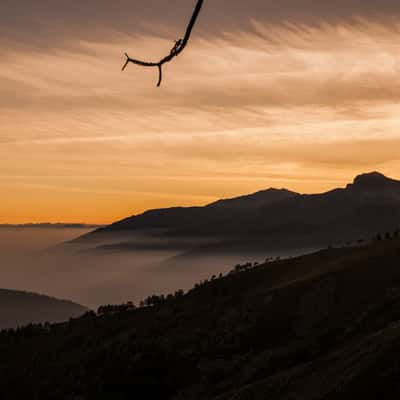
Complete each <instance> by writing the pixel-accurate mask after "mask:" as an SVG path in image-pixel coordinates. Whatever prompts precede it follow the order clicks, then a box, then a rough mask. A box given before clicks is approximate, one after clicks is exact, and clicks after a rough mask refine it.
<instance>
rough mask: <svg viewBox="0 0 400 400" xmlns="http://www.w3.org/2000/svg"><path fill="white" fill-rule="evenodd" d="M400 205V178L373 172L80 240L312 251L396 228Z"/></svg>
mask: <svg viewBox="0 0 400 400" xmlns="http://www.w3.org/2000/svg"><path fill="white" fill-rule="evenodd" d="M399 204H400V181H396V180H393V179H389V178H386V177H385V176H384V175H382V174H379V173H377V172H373V173H370V174H364V175H360V176H357V177H356V178H355V179H354V182H353V183H352V184H349V185H347V186H346V187H345V188H343V189H335V190H332V191H329V192H327V193H322V194H313V195H300V194H297V193H294V192H290V191H287V190H284V189H282V190H275V189H269V190H266V191H261V192H258V193H255V194H253V195H249V196H242V197H238V198H234V199H229V200H220V201H218V202H215V203H212V204H210V205H208V206H205V207H190V208H169V209H159V210H150V211H147V212H145V213H143V214H141V215H137V216H133V217H129V218H127V219H124V220H122V221H119V222H116V223H114V224H112V225H109V226H107V227H105V228H102V229H99V230H97V231H95V232H94V233H90V234H88V235H86V236H84V237H82V238H80V239H79V240H78V241H77V242H76V243H80V244H85V243H86V244H90V243H92V244H93V243H95V242H96V240H97V241H98V243H99V245H100V246H105V247H103V248H105V249H108V250H112V249H121V250H129V249H131V250H136V249H139V248H146V249H149V248H151V247H152V246H154V249H156V248H159V247H161V248H163V249H164V248H167V247H173V248H177V249H180V250H181V251H182V252H183V253H185V254H191V255H196V254H197V255H204V254H205V253H210V252H216V253H218V252H220V253H224V252H237V253H241V254H243V253H245V252H252V251H263V252H265V253H266V254H267V253H268V251H276V250H279V251H285V250H293V249H296V248H300V249H306V248H310V249H313V248H314V249H315V248H321V247H324V246H328V245H334V244H342V243H346V242H347V241H354V240H358V239H360V238H369V237H371V236H372V235H374V234H375V233H376V232H378V231H387V230H393V229H395V228H396V227H397V226H399V224H400V207H399ZM140 235H141V236H140ZM138 236H140V239H141V240H137V238H138ZM116 238H118V239H116ZM118 241H119V243H118Z"/></svg>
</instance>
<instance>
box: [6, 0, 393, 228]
mask: <svg viewBox="0 0 400 400" xmlns="http://www.w3.org/2000/svg"><path fill="white" fill-rule="evenodd" d="M25 3H26V6H27V7H28V6H29V5H30V3H32V4H33V3H34V2H29V1H28V0H25ZM56 3H57V2H50V3H49V5H48V6H47V8H46V12H45V13H43V14H42V15H41V18H43V20H40V21H39V20H37V19H35V18H33V21H34V22H32V26H30V27H29V26H28V27H25V26H23V25H24V24H23V22H22V21H21V22H20V23H21V26H20V29H21V30H20V31H19V32H17V33H16V32H14V31H13V33H11V32H12V31H11V28H10V30H8V31H7V26H8V25H7V23H9V26H11V22H12V21H13V16H12V13H11V10H12V8H11V6H9V7H8V8H7V4H8V2H7V1H6V6H5V9H6V13H5V14H3V13H1V16H0V22H1V21H2V19H4V21H6V22H7V23H6V24H5V27H4V24H3V28H1V29H3V30H4V29H5V30H6V31H5V32H4V33H3V31H1V32H2V35H1V37H2V39H1V40H0V84H1V92H0V196H1V199H2V200H1V206H2V207H1V212H0V223H6V222H7V223H22V222H38V221H53V222H55V221H68V222H86V223H108V222H111V221H114V220H116V219H119V218H122V217H125V216H127V215H131V214H135V213H138V212H141V211H143V210H145V209H149V208H155V207H168V206H173V205H200V204H206V203H208V202H211V201H213V200H215V199H217V198H221V197H231V196H235V195H239V194H242V193H249V192H255V191H257V190H260V189H265V188H268V187H271V186H273V187H282V186H285V187H286V188H289V189H291V190H295V191H299V192H317V191H324V190H328V189H330V188H333V187H337V186H343V185H345V184H346V183H348V182H349V181H350V180H351V179H352V178H353V177H354V176H355V175H356V174H358V173H360V172H365V171H371V170H379V171H380V172H382V173H385V174H387V175H389V176H392V177H394V178H398V177H400V151H399V149H400V133H399V132H400V104H399V100H400V83H399V82H400V80H399V76H400V23H399V22H398V18H396V17H395V16H394V14H393V10H391V9H390V8H388V7H389V5H391V4H392V2H390V1H386V3H388V7H386V8H385V4H383V5H382V10H376V12H375V11H374V10H372V12H370V11H371V10H369V9H368V10H367V8H366V10H356V9H351V8H350V5H349V6H348V7H349V9H348V15H333V14H331V12H330V10H329V9H327V10H325V11H324V10H322V11H321V10H318V13H316V15H313V16H310V15H311V14H312V13H311V12H310V15H306V16H304V15H301V14H300V13H298V14H297V15H296V14H291V15H288V17H287V18H284V17H282V14H284V8H285V4H286V3H290V2H288V1H286V2H283V5H282V7H283V8H282V10H278V11H279V12H278V11H276V10H275V9H274V10H275V11H276V12H275V14H273V15H275V17H274V18H272V17H271V18H269V19H268V18H267V17H265V18H264V17H263V14H262V13H261V14H260V13H259V12H258V15H257V14H256V13H255V12H252V11H249V15H248V16H246V18H244V17H243V15H242V14H243V10H236V9H235V8H234V7H233V9H232V13H233V15H232V20H230V19H229V18H228V19H227V21H226V22H224V21H222V20H221V21H218V23H217V22H216V17H215V15H214V14H213V13H215V12H216V10H217V9H218V7H219V5H220V3H221V1H216V2H215V4H214V5H211V3H212V2H211V1H210V2H209V3H210V7H209V5H208V4H207V3H208V2H206V5H205V8H206V11H205V12H204V15H202V16H201V18H200V21H199V25H198V27H197V28H196V30H195V32H194V35H193V38H192V41H191V42H190V45H189V46H188V48H187V50H185V52H184V53H183V54H182V55H181V56H179V57H178V58H177V59H176V60H174V61H173V62H172V63H170V64H168V65H167V66H166V67H165V70H164V74H165V75H164V81H163V85H162V87H161V88H156V87H155V84H156V82H157V77H156V71H155V70H153V69H149V70H146V69H143V68H140V67H135V66H133V65H130V66H129V68H128V69H127V70H126V71H125V72H124V73H121V71H120V68H121V65H122V63H123V61H124V60H123V53H124V51H128V52H129V53H130V54H132V55H136V56H140V57H142V58H144V59H158V58H159V57H160V56H161V55H163V54H165V52H166V51H167V52H168V51H169V49H170V48H171V43H173V40H174V39H176V38H178V37H179V35H180V34H181V33H180V32H181V29H182V26H184V24H185V21H186V17H187V14H189V13H190V10H191V7H192V5H191V4H189V3H191V2H187V1H185V2H184V1H176V2H173V6H172V5H168V6H167V5H166V3H165V2H161V1H159V2H158V4H159V8H158V10H156V9H155V7H154V10H153V11H154V14H155V15H157V18H156V22H154V20H151V18H150V17H149V15H151V13H150V12H149V13H148V15H147V14H146V13H147V11H149V10H146V13H145V12H144V11H143V13H144V14H143V15H136V16H133V17H132V18H133V20H132V23H131V24H130V21H129V20H124V19H121V18H122V17H121V16H120V14H129V13H131V14H134V9H135V8H136V7H137V6H136V5H133V6H130V7H131V9H129V5H127V3H126V2H125V1H122V0H121V1H117V2H115V3H114V2H112V3H111V2H99V3H101V6H99V10H98V11H99V13H98V14H99V15H97V13H95V12H94V13H93V15H92V17H93V19H94V21H91V22H90V23H89V25H88V26H87V29H86V28H85V29H84V27H83V26H82V24H83V22H82V21H80V20H79V19H77V20H74V18H72V17H71V16H70V17H68V15H65V16H64V17H63V18H61V17H60V18H61V19H57V18H58V17H57V16H55V15H53V14H54V13H56V12H57V10H56ZM60 3H62V4H64V2H60ZM87 3H90V2H87ZM103 3H108V6H106V5H103ZM153 3H154V4H156V3H157V2H155V1H152V2H150V3H149V4H150V5H151V4H153ZM247 3H249V4H248V6H247V7H248V8H249V9H250V8H251V4H252V3H254V10H257V11H259V10H260V7H261V8H262V9H264V8H265V10H264V11H265V13H266V14H267V13H268V4H267V3H268V2H264V1H263V2H259V1H256V0H253V1H250V2H247ZM261 3H262V4H264V5H265V6H262V5H261ZM352 3H356V2H355V1H353V2H352V1H349V2H348V4H352ZM366 3H367V2H366ZM383 3H385V1H384V2H383ZM389 3H390V4H389ZM93 4H94V3H93ZM52 7H54V9H55V10H51V8H52ZM74 7H75V5H74ZM82 7H83V6H82ZM93 7H96V5H93ZM107 7H108V8H107ZM113 7H120V8H121V10H120V14H118V13H116V11H115V10H114V11H115V13H114V11H113V12H111V11H110V9H112V8H113ZM149 7H150V8H151V6H149ZM163 7H177V8H179V7H180V8H181V11H180V12H179V13H177V14H176V16H174V17H172V16H171V15H170V14H169V12H170V10H169V11H168V14H167V15H166V16H165V19H163V13H164V11H163V10H162V8H163ZM263 7H264V8H263ZM275 7H277V6H275ZM393 7H396V6H393ZM124 8H125V9H124ZM397 8H398V11H399V14H400V6H397ZM228 9H229V7H228ZM150 11H151V10H150ZM367 11H368V12H367ZM378 11H379V12H378ZM7 12H8V14H7ZM74 12H75V14H79V13H78V12H77V11H76V10H74ZM324 13H325V14H324ZM117 14H118V15H117ZM38 15H39V11H38ZM107 15H108V17H107ZM234 17H235V18H236V19H235V18H234ZM311 17H312V18H311ZM96 18H98V24H96ZM134 18H136V19H138V18H140V24H138V25H136V24H135V23H134ZM235 21H236V22H235ZM35 24H36V25H35ZM120 24H122V25H120ZM224 24H225V25H224ZM39 26H40V30H39ZM149 26H151V29H150V28H149ZM16 29H17V30H18V27H17V28H16ZM33 32H37V33H38V36H35V37H34V38H32V35H33ZM40 35H45V36H46V35H47V36H46V40H45V39H43V40H42V39H41V36H40ZM53 39H54V40H53Z"/></svg>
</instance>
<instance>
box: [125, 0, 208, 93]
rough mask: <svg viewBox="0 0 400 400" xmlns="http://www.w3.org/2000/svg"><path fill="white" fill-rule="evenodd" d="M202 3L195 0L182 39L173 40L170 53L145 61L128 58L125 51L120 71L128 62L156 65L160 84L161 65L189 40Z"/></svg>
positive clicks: (179, 50)
mask: <svg viewBox="0 0 400 400" xmlns="http://www.w3.org/2000/svg"><path fill="white" fill-rule="evenodd" d="M203 3H204V0H197V4H196V7H195V8H194V11H193V15H192V18H191V19H190V21H189V25H188V26H187V28H186V33H185V36H184V37H183V39H179V40H177V41H175V44H174V47H173V48H172V49H171V51H170V53H169V54H168V55H167V56H166V57H164V58H163V59H161V60H160V61H159V62H147V61H140V60H136V59H134V58H130V57H129V55H128V54H127V53H125V56H126V62H125V64H124V66H123V67H122V71H124V70H125V68H126V67H127V66H128V64H129V63H132V64H136V65H140V66H142V67H157V68H158V83H157V87H158V86H160V85H161V81H162V67H163V65H164V64H165V63H167V62H170V61H171V60H172V59H173V58H175V57H177V56H178V55H179V54H180V53H181V52H182V51H183V50H184V48H185V47H186V45H187V44H188V42H189V39H190V35H191V34H192V30H193V27H194V25H195V24H196V21H197V17H198V16H199V14H200V10H201V7H202V5H203Z"/></svg>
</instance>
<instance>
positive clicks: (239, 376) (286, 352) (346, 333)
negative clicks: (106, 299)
mask: <svg viewBox="0 0 400 400" xmlns="http://www.w3.org/2000/svg"><path fill="white" fill-rule="evenodd" d="M398 235H399V233H398V232H396V234H395V235H392V237H393V238H390V239H389V238H388V239H387V240H380V241H376V242H374V243H372V244H369V245H365V246H361V247H352V248H351V247H348V248H340V249H326V250H323V251H320V252H318V253H315V254H312V255H308V256H302V257H298V258H294V259H291V260H282V261H275V262H270V263H267V264H264V265H260V266H252V265H244V266H237V267H236V268H235V271H236V272H232V273H230V274H228V275H227V276H225V277H214V278H213V279H211V280H210V281H207V282H203V283H201V284H199V285H196V287H195V288H194V289H193V290H191V291H189V292H188V293H187V294H183V293H181V292H177V293H175V294H174V295H171V296H167V297H162V296H154V297H151V298H149V299H148V300H147V301H146V302H145V304H147V305H148V306H144V307H141V308H136V309H134V308H133V306H132V305H129V304H126V305H122V306H119V307H116V306H114V307H113V306H107V307H102V308H101V309H100V310H99V311H100V314H99V315H97V316H96V315H95V314H94V313H92V314H87V315H86V316H85V317H82V318H79V319H76V320H73V321H71V322H69V323H65V324H61V325H53V326H51V327H40V326H37V327H28V328H25V329H22V330H19V331H18V332H4V333H2V334H0V353H1V355H2V362H1V363H0V381H1V382H2V385H1V387H0V396H1V397H2V398H5V399H10V400H11V399H23V398H40V399H42V400H43V399H82V400H86V399H109V398H114V399H120V400H122V399H132V398H160V399H161V398H162V399H165V400H169V399H174V400H183V399H185V400H204V399H210V400H213V399H214V400H237V399H252V400H254V399H255V400H258V399H260V400H261V399H270V400H274V399H294V398H296V399H304V400H309V399H314V400H322V399H340V400H343V399H346V400H347V399H349V400H350V399H363V400H370V399H371V400H372V399H378V398H382V399H383V398H385V399H388V398H397V395H398V394H399V389H400V384H399V382H400V379H399V378H400V368H399V367H400V361H399V358H398V350H399V349H400V267H399V265H400V264H399V258H400V241H399V239H398ZM388 236H389V235H388Z"/></svg>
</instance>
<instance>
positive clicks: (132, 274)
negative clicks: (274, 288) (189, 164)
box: [0, 228, 268, 308]
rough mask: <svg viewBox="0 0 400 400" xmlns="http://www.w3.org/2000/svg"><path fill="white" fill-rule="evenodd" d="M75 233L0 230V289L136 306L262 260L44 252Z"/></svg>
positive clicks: (146, 253) (92, 303) (91, 303)
mask: <svg viewBox="0 0 400 400" xmlns="http://www.w3.org/2000/svg"><path fill="white" fill-rule="evenodd" d="M86 231H87V230H83V229H81V230H78V229H56V228H52V229H38V228H14V229H5V228H1V229H0V255H1V262H0V287H2V288H7V289H18V290H27V291H32V292H36V293H42V294H46V295H50V296H54V297H58V298H63V299H69V300H73V301H75V302H78V303H80V304H83V305H86V306H89V307H92V308H96V307H97V306H99V305H100V304H109V303H113V304H115V303H122V302H126V301H128V300H130V301H134V302H135V303H138V302H139V301H140V300H142V299H143V298H145V297H146V296H148V295H151V294H167V293H170V292H173V291H175V290H177V289H184V290H187V289H190V288H191V287H193V285H194V284H195V283H196V282H199V281H201V280H203V279H207V278H210V277H211V276H212V275H213V274H216V275H217V274H219V273H226V272H228V271H229V270H231V269H232V268H233V266H234V265H235V264H237V263H238V262H245V261H252V262H254V261H262V260H263V259H264V258H265V257H266V256H268V255H267V254H266V255H265V257H261V255H260V254H259V255H257V256H256V255H255V256H254V257H249V256H243V257H241V256H238V255H224V256H220V255H219V256H207V257H201V258H191V259H189V260H188V259H182V258H179V257H177V255H178V251H172V250H171V251H139V250H136V251H134V252H133V251H132V252H112V253H111V252H97V253H95V252H87V251H85V252H82V251H80V252H71V251H70V250H69V251H60V250H57V251H56V252H48V251H43V250H45V249H46V248H48V247H51V246H54V245H56V244H58V243H60V242H64V241H66V240H70V239H73V238H75V237H77V236H80V235H82V234H83V233H85V232H86Z"/></svg>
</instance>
